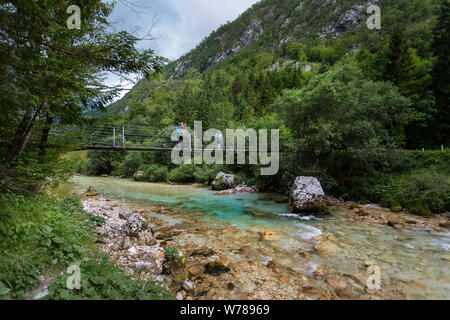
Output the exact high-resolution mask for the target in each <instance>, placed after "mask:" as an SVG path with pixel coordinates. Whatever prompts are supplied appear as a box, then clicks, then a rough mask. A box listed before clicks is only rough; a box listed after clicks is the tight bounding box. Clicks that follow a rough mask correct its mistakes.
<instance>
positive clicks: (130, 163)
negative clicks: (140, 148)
mask: <svg viewBox="0 0 450 320" xmlns="http://www.w3.org/2000/svg"><path fill="white" fill-rule="evenodd" d="M141 165H142V158H141V155H140V153H139V152H137V151H133V152H131V153H129V154H128V155H127V156H126V157H125V160H124V161H123V162H122V163H121V164H120V166H119V170H118V172H119V173H120V174H121V175H124V176H126V177H132V176H133V175H134V173H135V172H136V171H137V170H138V169H139V167H140V166H141Z"/></svg>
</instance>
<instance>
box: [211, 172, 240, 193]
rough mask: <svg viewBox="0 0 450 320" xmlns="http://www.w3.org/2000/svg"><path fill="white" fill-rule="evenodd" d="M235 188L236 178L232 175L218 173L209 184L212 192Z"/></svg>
mask: <svg viewBox="0 0 450 320" xmlns="http://www.w3.org/2000/svg"><path fill="white" fill-rule="evenodd" d="M235 186H236V177H235V176H234V175H233V174H227V173H224V172H219V173H218V174H217V175H216V178H215V179H214V181H213V182H212V184H211V187H212V189H213V190H226V189H233V188H234V187H235Z"/></svg>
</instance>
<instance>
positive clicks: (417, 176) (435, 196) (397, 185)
mask: <svg viewBox="0 0 450 320" xmlns="http://www.w3.org/2000/svg"><path fill="white" fill-rule="evenodd" d="M449 158H450V152H448V151H446V152H442V151H426V152H422V151H409V152H408V162H407V163H406V164H405V166H404V167H403V168H402V170H397V171H396V172H387V173H386V172H378V173H376V174H374V175H371V176H367V175H366V176H360V177H355V178H353V179H352V180H351V181H349V182H348V183H347V184H346V186H345V187H344V188H341V189H340V194H342V193H345V191H344V190H346V192H347V193H348V194H349V195H350V196H351V198H352V199H355V200H365V201H370V202H376V203H380V204H381V205H382V206H385V207H389V208H390V207H392V206H397V205H401V206H402V207H403V208H406V209H407V210H408V211H410V212H413V213H417V214H430V213H442V212H446V211H450V161H449Z"/></svg>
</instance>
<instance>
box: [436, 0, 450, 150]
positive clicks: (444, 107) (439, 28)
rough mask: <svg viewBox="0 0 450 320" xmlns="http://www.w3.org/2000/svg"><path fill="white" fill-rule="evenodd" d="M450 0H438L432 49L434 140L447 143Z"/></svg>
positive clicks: (449, 130)
mask: <svg viewBox="0 0 450 320" xmlns="http://www.w3.org/2000/svg"><path fill="white" fill-rule="evenodd" d="M449 34H450V1H449V0H442V1H441V2H440V7H439V14H438V21H437V23H436V26H435V27H434V32H433V41H432V50H433V55H434V57H435V59H436V60H435V63H434V68H433V91H434V95H435V97H436V106H437V109H438V112H439V114H438V117H437V118H436V122H435V128H437V133H436V140H437V141H436V142H438V143H441V144H448V142H449V134H450V110H449V109H450V108H449V106H450V83H449V79H450V45H449V43H450V38H449Z"/></svg>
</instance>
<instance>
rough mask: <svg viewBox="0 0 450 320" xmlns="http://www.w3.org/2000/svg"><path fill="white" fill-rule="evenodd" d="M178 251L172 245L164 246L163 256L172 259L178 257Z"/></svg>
mask: <svg viewBox="0 0 450 320" xmlns="http://www.w3.org/2000/svg"><path fill="white" fill-rule="evenodd" d="M179 255H180V253H179V252H178V249H177V248H175V247H172V246H165V247H164V256H165V258H166V259H167V260H172V259H176V258H178V257H179Z"/></svg>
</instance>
